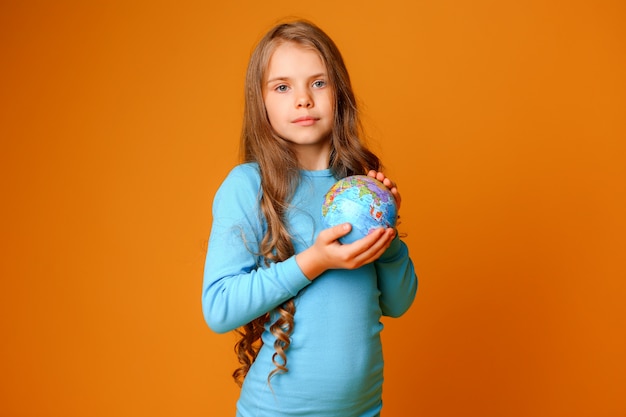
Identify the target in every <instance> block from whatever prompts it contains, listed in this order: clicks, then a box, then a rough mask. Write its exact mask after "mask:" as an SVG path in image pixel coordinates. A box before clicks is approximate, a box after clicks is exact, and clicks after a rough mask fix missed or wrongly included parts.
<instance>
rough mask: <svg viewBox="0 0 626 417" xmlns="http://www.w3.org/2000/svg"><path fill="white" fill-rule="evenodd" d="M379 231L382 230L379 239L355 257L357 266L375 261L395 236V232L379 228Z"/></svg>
mask: <svg viewBox="0 0 626 417" xmlns="http://www.w3.org/2000/svg"><path fill="white" fill-rule="evenodd" d="M380 230H382V233H381V234H380V237H379V238H378V239H377V240H376V241H375V242H374V243H373V244H372V245H371V246H370V247H369V248H367V250H365V251H364V252H362V253H360V254H359V255H357V256H356V257H355V260H357V261H358V262H359V264H361V265H365V264H368V263H370V262H373V261H375V260H377V259H378V258H380V257H381V256H382V254H383V253H385V251H386V250H387V248H388V247H389V246H390V245H391V241H392V240H393V238H394V237H395V234H396V232H395V230H394V229H390V228H388V229H383V228H380Z"/></svg>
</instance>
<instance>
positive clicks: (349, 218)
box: [322, 175, 398, 243]
mask: <svg viewBox="0 0 626 417" xmlns="http://www.w3.org/2000/svg"><path fill="white" fill-rule="evenodd" d="M397 216H398V208H397V206H396V199H395V198H394V196H393V194H391V191H389V189H388V188H387V187H385V185H384V184H383V183H382V182H380V181H378V180H376V179H375V178H372V177H368V176H366V175H353V176H350V177H346V178H343V179H341V180H339V181H337V182H336V183H335V184H334V185H333V186H332V187H330V189H329V190H328V192H327V193H326V196H325V197H324V203H323V204H322V219H323V221H324V223H325V226H326V227H332V226H336V225H338V224H342V223H350V224H351V225H352V230H351V231H350V233H348V234H347V235H345V236H343V237H341V238H340V239H339V241H340V242H341V243H352V242H354V241H356V240H358V239H361V238H363V237H365V236H367V235H368V234H369V233H371V232H372V231H373V230H374V229H376V228H378V227H395V226H396V220H397Z"/></svg>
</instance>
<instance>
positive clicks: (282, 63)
mask: <svg viewBox="0 0 626 417" xmlns="http://www.w3.org/2000/svg"><path fill="white" fill-rule="evenodd" d="M307 72H314V73H316V74H319V73H321V72H323V73H325V72H326V65H325V64H324V61H323V60H322V56H321V54H320V53H319V51H317V50H316V49H315V48H312V47H309V46H305V45H300V44H298V43H295V42H283V43H280V44H278V45H277V46H276V47H275V48H274V51H273V52H272V53H271V55H270V57H269V61H268V64H267V71H266V77H265V78H266V79H267V78H270V77H276V76H288V75H292V76H295V75H306V73H307Z"/></svg>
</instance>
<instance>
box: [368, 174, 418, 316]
mask: <svg viewBox="0 0 626 417" xmlns="http://www.w3.org/2000/svg"><path fill="white" fill-rule="evenodd" d="M367 175H369V176H370V177H373V178H376V179H377V180H379V181H380V182H382V183H383V184H385V186H386V187H387V188H389V189H390V190H391V193H392V194H393V196H394V197H395V199H396V204H397V207H398V211H400V203H401V201H402V199H401V197H400V193H399V192H398V187H397V186H396V184H395V183H394V182H393V181H391V180H390V179H389V178H387V177H386V176H385V175H384V174H383V173H382V172H377V171H374V170H371V171H370V172H369V173H368V174H367ZM374 267H375V268H376V274H377V276H378V289H379V290H380V293H381V294H380V299H379V302H380V307H381V310H382V312H383V315H385V316H391V317H399V316H401V315H402V314H404V313H405V312H406V311H407V310H408V309H409V307H411V304H412V303H413V300H414V299H415V293H416V292H417V276H416V275H415V269H414V267H413V262H412V261H411V258H410V257H409V250H408V248H407V246H406V244H405V243H404V242H402V241H401V240H400V239H399V238H398V236H396V237H395V238H394V240H393V242H392V243H391V246H390V247H389V249H387V251H386V252H385V253H384V254H383V255H382V256H381V257H380V258H379V259H378V260H377V261H376V262H375V263H374Z"/></svg>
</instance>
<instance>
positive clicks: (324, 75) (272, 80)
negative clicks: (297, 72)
mask: <svg viewBox="0 0 626 417" xmlns="http://www.w3.org/2000/svg"><path fill="white" fill-rule="evenodd" d="M322 77H324V78H328V75H327V74H326V73H325V72H320V73H319V74H315V75H311V76H310V77H309V78H310V79H312V78H322ZM289 80H291V78H289V77H283V76H278V77H274V78H270V79H269V80H267V82H266V84H270V83H273V82H275V81H289Z"/></svg>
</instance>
